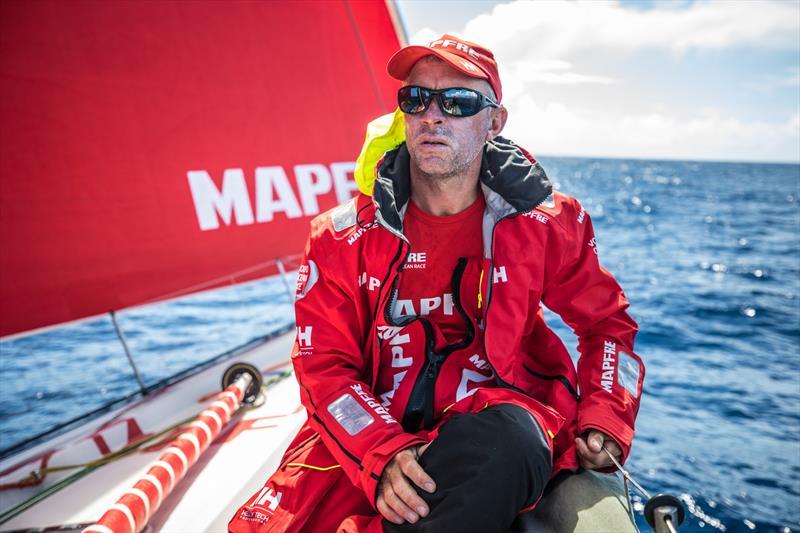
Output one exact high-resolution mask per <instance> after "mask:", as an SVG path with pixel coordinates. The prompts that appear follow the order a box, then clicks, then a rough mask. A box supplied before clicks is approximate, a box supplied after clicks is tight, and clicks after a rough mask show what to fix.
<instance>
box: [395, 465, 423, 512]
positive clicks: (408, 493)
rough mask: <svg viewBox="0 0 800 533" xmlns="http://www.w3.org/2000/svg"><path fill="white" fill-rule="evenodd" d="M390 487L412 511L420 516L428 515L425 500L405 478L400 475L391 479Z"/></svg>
mask: <svg viewBox="0 0 800 533" xmlns="http://www.w3.org/2000/svg"><path fill="white" fill-rule="evenodd" d="M392 488H393V489H394V492H395V494H397V496H398V497H399V498H400V499H401V500H402V501H403V503H405V504H406V505H407V506H408V507H409V508H410V509H411V510H412V511H414V512H415V513H417V514H418V515H420V516H427V515H428V504H427V503H425V500H423V499H422V498H420V497H419V494H417V491H415V490H414V487H412V486H411V483H409V482H408V480H406V478H405V477H403V476H402V475H400V476H398V478H397V479H393V480H392Z"/></svg>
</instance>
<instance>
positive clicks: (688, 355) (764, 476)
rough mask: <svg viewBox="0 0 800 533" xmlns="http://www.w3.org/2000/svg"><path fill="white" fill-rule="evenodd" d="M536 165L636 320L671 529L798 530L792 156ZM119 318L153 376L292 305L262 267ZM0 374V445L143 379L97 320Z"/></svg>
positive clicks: (642, 456)
mask: <svg viewBox="0 0 800 533" xmlns="http://www.w3.org/2000/svg"><path fill="white" fill-rule="evenodd" d="M541 162H542V164H543V166H544V168H545V169H546V170H547V172H548V174H549V175H550V177H551V179H552V180H553V181H554V182H555V183H556V184H557V187H558V189H560V190H561V191H563V192H565V193H567V194H570V195H572V196H575V197H577V198H578V199H579V200H581V202H582V203H583V204H584V206H585V207H586V208H587V210H588V212H589V213H590V214H591V215H592V218H593V221H594V224H595V230H596V233H597V242H598V245H599V253H600V259H601V261H602V263H603V264H604V265H605V267H606V268H607V269H609V270H610V271H611V272H613V273H614V274H615V275H616V277H617V279H618V280H619V281H620V283H621V284H622V286H623V288H624V289H625V292H626V294H627V296H628V299H629V300H630V302H631V309H630V311H631V314H632V315H633V317H634V318H635V319H636V320H637V321H638V322H639V325H640V329H641V331H640V333H639V335H638V337H637V339H636V351H637V353H638V354H640V355H641V356H642V357H643V359H644V360H645V363H646V365H647V378H646V380H645V387H644V394H643V400H642V406H641V410H640V412H639V418H638V421H637V437H636V439H635V442H634V447H633V452H632V455H631V458H630V460H629V461H628V463H627V468H628V469H629V470H630V472H631V474H632V475H633V476H634V478H635V479H637V480H638V482H639V483H640V484H641V485H643V486H644V487H645V488H646V489H647V490H649V491H650V492H651V493H659V492H669V493H672V494H675V495H677V496H679V497H680V498H681V499H682V500H683V502H684V504H685V506H686V508H687V511H688V518H687V521H686V522H685V523H684V525H683V527H682V528H681V531H689V532H701V531H702V532H707V531H729V532H746V531H752V530H756V531H774V532H789V531H793V532H800V166H798V165H777V164H776V165H771V164H746V163H698V162H674V161H671V162H666V161H641V160H611V159H582V158H550V157H544V158H542V159H541ZM118 319H119V323H120V326H121V328H122V329H123V331H124V332H125V335H126V336H127V339H128V342H129V345H130V348H131V352H132V354H133V357H134V359H135V360H136V362H137V364H138V366H139V369H140V372H141V374H142V377H143V379H144V381H145V383H147V384H151V383H155V382H157V381H159V380H160V379H163V378H165V377H167V376H169V375H172V374H174V373H176V372H178V371H180V370H183V369H186V368H188V367H191V366H192V365H194V364H196V363H197V362H200V361H204V360H207V359H209V358H211V357H213V356H215V355H217V354H219V353H221V352H224V351H226V350H229V349H231V348H233V347H235V346H237V345H240V344H243V343H245V342H247V341H248V340H250V339H253V338H256V337H260V336H263V335H265V334H267V333H269V332H271V331H275V330H277V329H279V328H281V327H283V326H285V325H286V324H287V323H288V322H289V321H290V320H291V319H292V307H291V304H290V299H289V296H288V295H287V293H286V290H285V287H284V285H283V283H282V282H281V280H280V279H278V278H272V279H267V280H263V281H259V282H254V283H250V284H246V285H242V286H237V287H232V288H227V289H222V290H217V291H213V292H208V293H203V294H199V295H195V296H192V297H188V298H184V299H182V300H179V301H173V302H169V303H164V304H159V305H152V306H148V307H142V308H137V309H131V310H127V311H122V312H120V313H119V314H118ZM550 322H551V323H553V324H555V326H556V328H557V331H558V333H559V334H560V335H561V336H562V338H564V339H565V341H566V344H567V346H569V347H570V348H571V350H572V352H573V355H574V356H577V353H576V352H575V345H576V341H575V338H574V337H573V336H572V334H571V332H570V331H569V330H568V329H567V328H566V327H565V326H563V324H560V322H559V321H558V319H557V317H555V315H550ZM0 383H1V384H2V388H1V389H0V439H1V441H0V448H7V447H9V446H11V445H13V444H14V443H16V442H19V441H21V440H23V439H26V438H28V437H30V436H32V435H35V434H37V433H39V432H42V431H44V430H46V429H48V428H49V427H52V426H54V425H56V424H58V423H60V422H63V421H64V420H67V419H69V418H72V417H75V416H78V415H80V414H82V413H84V412H86V411H89V410H92V409H94V408H96V407H98V406H100V405H102V404H104V403H106V402H108V401H110V400H113V399H115V398H118V397H121V396H124V395H126V394H130V393H134V392H135V391H136V390H137V388H138V385H137V383H136V381H135V380H134V378H133V375H132V373H131V370H130V367H129V365H128V362H127V359H126V357H125V354H124V352H123V350H122V348H121V345H120V343H119V341H118V340H117V337H116V334H115V332H114V328H113V325H112V323H111V321H110V320H109V319H108V318H107V317H103V318H98V319H94V320H90V321H86V322H82V323H79V324H76V325H69V326H66V327H63V328H60V329H56V330H51V331H47V332H45V333H41V334H37V335H34V336H30V337H25V338H18V339H14V340H10V341H5V342H0ZM635 502H636V503H637V508H638V509H639V513H638V516H637V521H638V523H639V526H640V528H641V529H642V530H643V531H649V529H648V527H647V526H646V524H645V521H644V519H643V518H642V516H641V498H635Z"/></svg>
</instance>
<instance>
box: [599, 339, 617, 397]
mask: <svg viewBox="0 0 800 533" xmlns="http://www.w3.org/2000/svg"><path fill="white" fill-rule="evenodd" d="M616 355H617V344H616V343H614V342H611V341H605V343H603V373H602V375H601V377H600V386H602V387H603V388H604V389H605V391H606V392H607V393H609V394H611V387H612V386H613V384H614V366H615V363H616V362H617V361H616Z"/></svg>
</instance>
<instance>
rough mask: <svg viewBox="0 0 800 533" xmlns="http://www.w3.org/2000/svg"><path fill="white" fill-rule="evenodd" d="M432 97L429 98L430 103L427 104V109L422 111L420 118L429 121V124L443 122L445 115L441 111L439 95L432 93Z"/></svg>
mask: <svg viewBox="0 0 800 533" xmlns="http://www.w3.org/2000/svg"><path fill="white" fill-rule="evenodd" d="M432 98H433V99H432V100H431V104H430V105H429V106H428V109H426V110H425V111H423V112H422V115H421V117H420V118H422V120H423V121H424V122H429V123H431V124H440V123H442V122H444V120H445V115H444V112H443V111H442V108H441V106H440V105H439V97H438V96H436V95H434V96H433V97H432Z"/></svg>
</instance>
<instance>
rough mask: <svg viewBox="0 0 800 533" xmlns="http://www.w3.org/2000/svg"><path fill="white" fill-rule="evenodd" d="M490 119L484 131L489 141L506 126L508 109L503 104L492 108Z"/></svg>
mask: <svg viewBox="0 0 800 533" xmlns="http://www.w3.org/2000/svg"><path fill="white" fill-rule="evenodd" d="M490 120H491V122H490V124H489V131H487V132H486V140H487V141H491V140H492V139H494V138H495V137H497V136H498V135H500V132H501V131H503V128H505V126H506V120H508V111H507V110H506V108H505V107H503V106H500V107H498V108H495V109H492V115H491V119H490Z"/></svg>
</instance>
